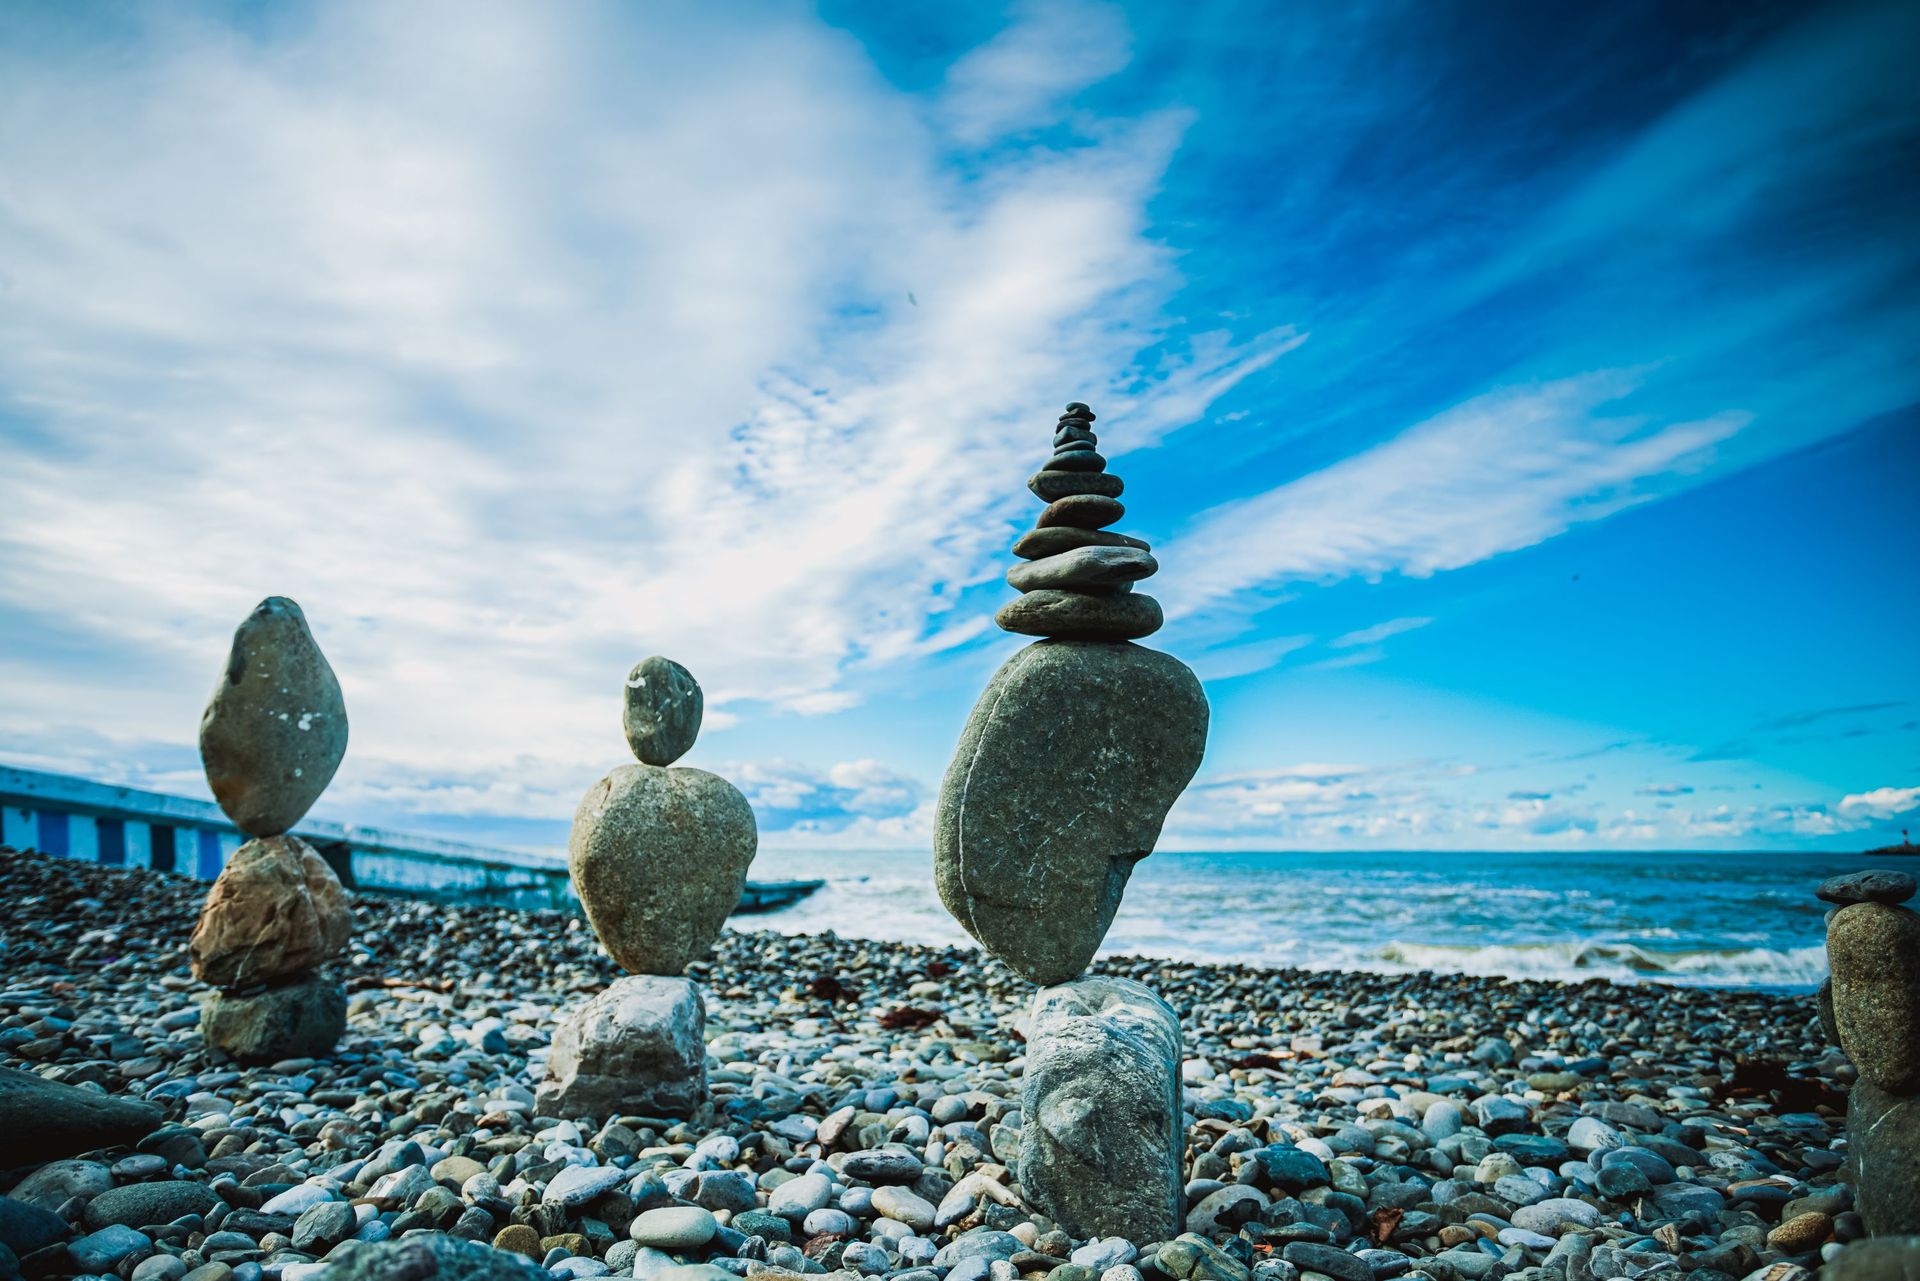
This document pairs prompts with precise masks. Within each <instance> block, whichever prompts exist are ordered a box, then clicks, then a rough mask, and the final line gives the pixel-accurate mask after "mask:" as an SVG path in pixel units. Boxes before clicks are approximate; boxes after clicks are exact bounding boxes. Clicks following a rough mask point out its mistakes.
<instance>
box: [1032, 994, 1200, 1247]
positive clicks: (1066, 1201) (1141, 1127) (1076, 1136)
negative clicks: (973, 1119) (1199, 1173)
mask: <svg viewBox="0 0 1920 1281" xmlns="http://www.w3.org/2000/svg"><path fill="white" fill-rule="evenodd" d="M1179 1073H1180V1020H1179V1016H1177V1015H1176V1014H1175V1013H1174V1012H1173V1007H1171V1006H1169V1005H1168V1004H1167V1003H1166V1002H1165V1001H1163V1000H1161V999H1160V997H1159V996H1157V995H1156V994H1155V993H1154V992H1153V990H1152V989H1151V988H1148V987H1146V986H1145V985H1144V984H1140V983H1136V982H1134V981H1133V980H1131V979H1115V978H1097V977H1096V978H1084V979H1079V980H1077V981H1075V982H1072V983H1063V984H1060V985H1059V986H1057V987H1049V988H1043V989H1042V990H1041V991H1039V992H1037V993H1035V994H1034V998H1033V1009H1032V1013H1031V1015H1030V1016H1029V1019H1028V1027H1027V1070H1026V1077H1025V1080H1024V1083H1023V1084H1022V1086H1021V1092H1020V1099H1021V1111H1022V1114H1023V1115H1024V1116H1025V1118H1026V1124H1025V1127H1024V1132H1023V1134H1022V1137H1021V1143H1020V1163H1019V1164H1020V1186H1021V1187H1022V1188H1023V1189H1024V1190H1025V1192H1026V1194H1027V1196H1028V1198H1029V1199H1031V1200H1032V1201H1033V1203H1034V1204H1035V1205H1036V1206H1037V1207H1038V1208H1039V1209H1041V1210H1042V1211H1044V1212H1045V1213H1046V1214H1047V1215H1049V1216H1050V1217H1052V1218H1053V1219H1055V1220H1057V1221H1058V1222H1059V1224H1060V1226H1061V1227H1063V1228H1064V1229H1066V1230H1067V1231H1068V1232H1069V1233H1071V1234H1072V1235H1073V1236H1075V1237H1093V1236H1121V1237H1125V1238H1126V1239H1127V1240H1129V1241H1164V1240H1167V1239H1169V1238H1171V1237H1173V1236H1174V1235H1175V1234H1177V1233H1178V1232H1179V1231H1180V1208H1181V1202H1182V1195H1181V1183H1180V1156H1181V1134H1180V1130H1181V1125H1180V1075H1179Z"/></svg>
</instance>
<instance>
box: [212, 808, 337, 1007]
mask: <svg viewBox="0 0 1920 1281" xmlns="http://www.w3.org/2000/svg"><path fill="white" fill-rule="evenodd" d="M352 929H353V909H352V907H350V906H349V905H348V903H347V896H346V892H345V891H344V890H342V889H341V888H340V881H339V878H338V877H336V876H334V874H333V869H332V868H330V867H328V866H327V864H326V860H325V859H322V858H321V857H320V855H319V854H318V853H316V852H315V851H314V849H313V847H312V846H310V845H308V844H307V843H306V842H305V841H303V840H301V839H300V838H299V837H297V836H268V837H261V838H257V839H255V840H251V841H248V842H247V843H246V844H245V845H242V846H241V847H240V848H239V849H238V850H235V851H234V854H233V857H232V858H230V859H228V860H227V865H226V866H225V867H224V868H222V869H221V870H220V876H219V878H218V879H216V880H215V881H214V883H213V888H212V889H211V890H210V891H208V893H207V905H206V907H205V908H203V909H202V910H201V912H200V924H199V925H198V926H197V927H196V928H195V929H194V931H193V938H192V939H191V940H189V941H188V943H187V950H188V952H189V954H190V955H191V957H192V961H193V974H194V977H195V978H197V979H199V980H200V981H201V982H203V983H211V984H213V985H214V986H216V987H227V988H233V987H246V986H249V985H251V984H254V983H264V982H267V981H269V980H272V979H277V978H283V977H285V976H287V975H292V974H304V973H306V972H307V971H309V970H312V969H315V968H317V967H318V966H320V965H322V964H324V963H325V962H326V961H328V960H330V959H332V958H333V957H334V956H336V955H338V954H339V952H340V949H341V948H343V947H345V946H346V943H347V936H348V935H349V934H350V933H351V932H352Z"/></svg>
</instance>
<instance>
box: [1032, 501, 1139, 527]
mask: <svg viewBox="0 0 1920 1281" xmlns="http://www.w3.org/2000/svg"><path fill="white" fill-rule="evenodd" d="M1126 514H1127V509H1126V506H1125V505H1124V504H1122V503H1121V502H1120V500H1119V499H1117V498H1108V497H1107V496H1106V495H1104V494H1069V495H1068V496H1067V497H1065V498H1056V499H1054V500H1053V501H1052V502H1050V503H1048V504H1047V506H1046V510H1044V511H1042V512H1041V513H1040V519H1039V520H1036V521H1035V522H1034V525H1035V526H1036V527H1038V528H1040V529H1047V528H1050V527H1053V526H1058V525H1065V526H1068V527H1069V528H1072V529H1105V528H1106V527H1107V526H1108V525H1111V524H1113V523H1114V522H1115V521H1117V520H1119V519H1120V518H1121V517H1122V516H1125V515H1126Z"/></svg>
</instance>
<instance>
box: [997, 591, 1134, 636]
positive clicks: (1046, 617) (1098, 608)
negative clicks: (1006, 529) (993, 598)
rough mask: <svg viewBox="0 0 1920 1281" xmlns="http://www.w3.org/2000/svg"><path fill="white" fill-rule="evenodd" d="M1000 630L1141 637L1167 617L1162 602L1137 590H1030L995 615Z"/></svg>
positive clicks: (1025, 634)
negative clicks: (1107, 592) (1091, 592)
mask: <svg viewBox="0 0 1920 1281" xmlns="http://www.w3.org/2000/svg"><path fill="white" fill-rule="evenodd" d="M993 621H994V622H996V623H998V624H999V625H1000V627H1001V629H1002V630H1004V631H1009V632H1015V633H1018V634H1019V635H1022V636H1049V637H1055V638H1058V639H1061V640H1084V641H1129V640H1140V639H1141V638H1143V637H1147V636H1151V635H1153V634H1154V633H1155V632H1157V631H1159V630H1160V624H1161V623H1163V622H1165V621H1166V618H1165V615H1164V614H1162V613H1161V611H1160V602H1159V601H1157V600H1155V599H1154V598H1153V597H1151V596H1143V595H1141V594H1139V593H1138V592H1126V593H1122V594H1117V595H1105V596H1089V595H1086V594H1085V593H1083V592H1063V591H1052V590H1045V589H1043V590H1037V591H1029V592H1027V593H1026V594H1025V595H1023V596H1021V597H1019V598H1018V599H1017V600H1012V601H1008V602H1007V603H1006V604H1005V605H1002V606H1001V607H1000V611H999V612H998V613H996V614H995V615H994V616H993Z"/></svg>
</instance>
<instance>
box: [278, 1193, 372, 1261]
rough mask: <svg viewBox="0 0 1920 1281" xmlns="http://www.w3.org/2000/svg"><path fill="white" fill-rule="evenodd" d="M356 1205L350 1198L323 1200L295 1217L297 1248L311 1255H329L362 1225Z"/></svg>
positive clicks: (294, 1246)
mask: <svg viewBox="0 0 1920 1281" xmlns="http://www.w3.org/2000/svg"><path fill="white" fill-rule="evenodd" d="M359 1226H360V1223H359V1219H358V1217H357V1216H356V1215H355V1214H354V1211H353V1206H352V1204H350V1203H349V1202H346V1201H322V1202H321V1203H320V1204H319V1205H315V1206H310V1207H308V1208H307V1209H306V1210H305V1211H304V1212H303V1213H302V1214H301V1215H300V1217H299V1218H298V1219H296V1220H294V1224H293V1232H292V1233H291V1234H290V1235H291V1236H292V1238H293V1248H294V1249H296V1250H305V1251H306V1252H308V1253H309V1254H325V1253H326V1252H327V1251H328V1250H331V1249H333V1247H334V1246H336V1245H339V1244H340V1243H341V1242H342V1241H345V1240H346V1239H347V1238H348V1237H350V1236H352V1235H353V1234H354V1232H355V1231H356V1230H357V1229H358V1228H359Z"/></svg>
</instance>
